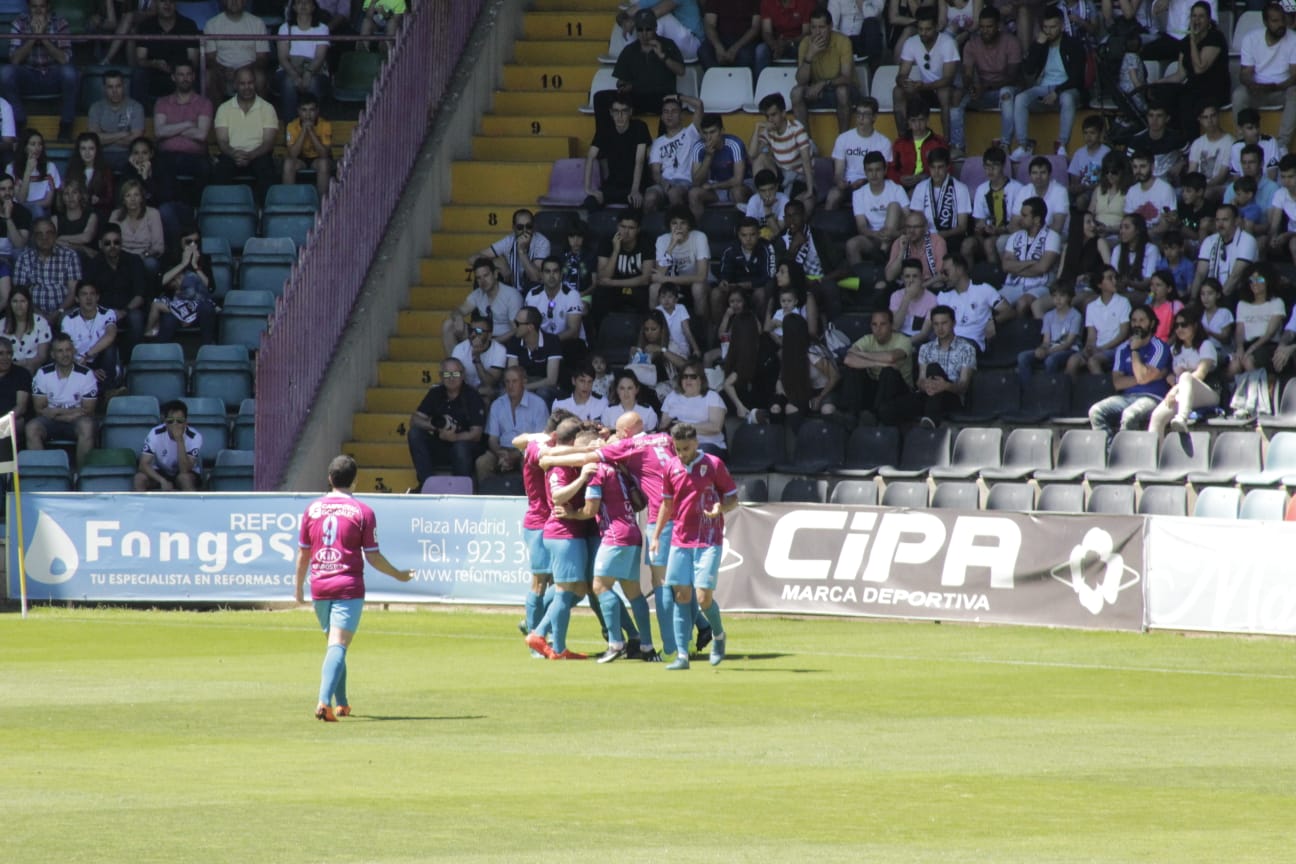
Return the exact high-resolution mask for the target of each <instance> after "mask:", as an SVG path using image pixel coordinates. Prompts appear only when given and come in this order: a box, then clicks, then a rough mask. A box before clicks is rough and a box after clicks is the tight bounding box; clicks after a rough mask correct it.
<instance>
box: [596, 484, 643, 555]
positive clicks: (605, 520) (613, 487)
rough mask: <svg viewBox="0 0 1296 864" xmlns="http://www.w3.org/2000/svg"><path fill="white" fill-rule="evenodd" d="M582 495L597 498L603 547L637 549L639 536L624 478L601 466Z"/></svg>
mask: <svg viewBox="0 0 1296 864" xmlns="http://www.w3.org/2000/svg"><path fill="white" fill-rule="evenodd" d="M585 494H586V496H588V497H590V498H599V499H601V500H600V502H599V512H598V526H599V533H600V534H602V535H603V545H604V546H640V545H642V544H643V534H641V533H640V532H639V522H638V521H637V520H636V519H635V510H634V505H632V504H631V503H630V488H629V486H628V484H627V483H626V478H624V477H622V476H621V472H620V471H618V470H617V469H615V468H613V467H612V466H611V465H607V464H603V465H600V466H598V468H597V469H596V470H595V471H594V476H593V477H591V478H590V479H589V483H588V484H586V486H585Z"/></svg>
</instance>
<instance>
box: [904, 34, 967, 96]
mask: <svg viewBox="0 0 1296 864" xmlns="http://www.w3.org/2000/svg"><path fill="white" fill-rule="evenodd" d="M906 60H908V61H909V62H910V63H913V72H917V73H918V75H919V77H918V78H917V79H916V80H919V81H925V82H926V83H928V84H930V83H931V82H933V81H939V80H940V79H941V76H942V75H944V74H945V64H946V63H958V62H959V50H958V43H957V42H955V41H954V37H952V36H950V35H949V34H948V33H938V34H937V35H936V44H935V45H933V46H932V48H931V50H930V51H929V50H928V49H927V46H926V45H924V44H923V42H922V37H921V36H910V37H909V38H908V39H906V40H905V43H904V47H903V48H901V49H900V65H902V66H903V65H904V62H905V61H906ZM913 72H910V73H909V77H910V78H913Z"/></svg>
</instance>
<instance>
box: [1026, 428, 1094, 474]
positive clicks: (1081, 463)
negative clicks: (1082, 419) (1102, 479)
mask: <svg viewBox="0 0 1296 864" xmlns="http://www.w3.org/2000/svg"><path fill="white" fill-rule="evenodd" d="M1106 465H1107V433H1106V432H1099V431H1097V430H1096V429H1068V430H1067V431H1066V432H1065V433H1064V434H1063V435H1062V443H1061V444H1060V445H1059V447H1058V458H1057V465H1056V467H1054V468H1048V469H1046V470H1043V471H1036V472H1035V479H1036V480H1038V481H1039V482H1041V483H1049V482H1054V481H1058V480H1063V481H1073V480H1079V479H1080V478H1082V477H1083V476H1084V474H1085V472H1086V471H1090V470H1093V469H1095V468H1103V467H1105V466H1106Z"/></svg>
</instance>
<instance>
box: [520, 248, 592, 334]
mask: <svg viewBox="0 0 1296 864" xmlns="http://www.w3.org/2000/svg"><path fill="white" fill-rule="evenodd" d="M523 302H524V303H525V304H526V305H527V306H531V307H534V308H535V309H536V310H538V311H539V312H540V316H541V322H540V329H541V330H543V331H544V332H546V333H548V334H550V335H552V336H557V337H558V343H559V344H560V345H561V346H562V350H563V356H564V357H568V358H572V359H576V358H579V357H581V356H582V355H583V354H584V353H585V348H586V346H585V326H584V324H583V323H582V322H583V321H584V318H585V303H584V301H583V300H582V299H581V296H580V294H579V293H577V292H576V291H574V290H572V289H571V288H567V287H565V286H564V285H563V284H562V262H561V261H559V260H558V259H557V258H556V257H555V256H553V255H550V256H549V257H548V258H545V259H544V260H543V261H541V262H540V284H539V285H537V286H536V287H535V288H532V289H531V290H530V291H528V292H527V294H526V296H525V297H524V298H523ZM510 320H511V319H510Z"/></svg>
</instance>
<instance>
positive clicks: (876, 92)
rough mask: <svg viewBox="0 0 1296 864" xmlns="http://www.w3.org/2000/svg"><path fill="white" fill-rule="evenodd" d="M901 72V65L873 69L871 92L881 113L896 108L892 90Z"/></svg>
mask: <svg viewBox="0 0 1296 864" xmlns="http://www.w3.org/2000/svg"><path fill="white" fill-rule="evenodd" d="M899 72H900V67H899V66H879V67H877V69H875V70H874V71H873V88H872V90H870V91H869V93H870V95H871V96H872V97H873V98H874V99H876V100H877V103H878V113H879V114H882V113H886V112H888V111H894V110H895V103H894V101H893V99H892V92H891V91H893V90H895V85H896V75H897V74H898V73H899ZM789 104H791V103H789Z"/></svg>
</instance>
